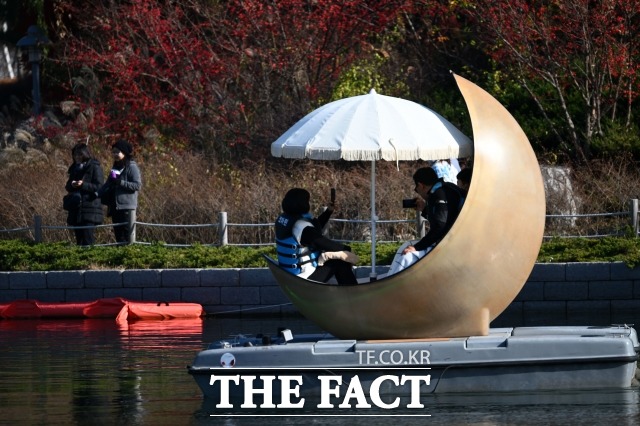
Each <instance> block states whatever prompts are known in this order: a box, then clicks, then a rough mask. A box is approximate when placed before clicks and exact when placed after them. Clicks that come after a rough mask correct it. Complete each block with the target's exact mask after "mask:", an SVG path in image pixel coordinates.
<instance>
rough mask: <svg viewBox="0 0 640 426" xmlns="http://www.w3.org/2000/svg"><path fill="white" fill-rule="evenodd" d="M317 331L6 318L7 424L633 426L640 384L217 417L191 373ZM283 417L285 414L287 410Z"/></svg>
mask: <svg viewBox="0 0 640 426" xmlns="http://www.w3.org/2000/svg"><path fill="white" fill-rule="evenodd" d="M279 327H288V328H291V329H292V330H293V331H294V333H298V334H302V333H314V332H319V331H320V330H318V329H317V328H316V327H315V326H314V325H313V324H311V323H309V322H308V321H306V320H301V319H266V320H265V319H260V320H240V319H206V320H201V319H195V320H171V321H140V322H131V323H125V324H123V325H118V324H117V323H116V322H115V321H114V320H112V319H78V320H20V321H13V320H0V338H1V339H2V340H1V345H0V369H1V371H2V376H1V379H0V413H1V415H0V424H80V425H84V424H107V425H111V424H123V425H126V424H131V425H134V424H153V425H163V424H175V425H182V424H221V423H223V424H226V425H236V424H260V425H264V424H274V425H275V424H314V423H316V424H327V423H330V424H345V425H347V424H349V425H351V424H365V423H366V424H367V425H368V426H371V425H378V424H379V425H382V424H389V422H390V421H392V420H393V419H390V418H389V417H382V416H385V415H387V416H388V415H390V414H402V415H404V416H409V415H414V414H422V415H424V414H425V413H428V414H430V415H431V416H430V417H398V420H400V421H402V422H403V425H404V424H442V425H444V424H447V425H455V424H483V425H499V424H558V425H560V424H574V425H575V424H603V423H605V422H606V423H611V424H613V423H615V425H616V426H622V425H635V424H637V423H638V420H639V419H640V410H639V408H638V407H639V406H638V403H639V402H640V400H639V396H638V389H637V388H633V389H624V390H610V391H588V392H587V391H582V392H537V393H522V394H510V395H506V394H473V395H470V394H456V395H430V396H429V397H424V398H423V400H422V402H423V403H424V404H425V405H426V408H425V409H424V410H421V412H420V413H416V412H414V411H412V410H404V411H402V412H396V411H393V412H392V413H390V412H385V411H384V410H381V409H372V410H370V411H357V412H355V414H360V415H363V414H367V415H371V416H378V417H364V416H361V417H357V418H354V417H348V416H344V417H324V416H326V415H327V414H328V413H327V412H326V411H320V410H318V411H316V412H315V413H310V412H308V411H305V413H304V414H313V415H314V416H313V417H299V416H298V415H299V414H303V413H298V412H292V411H289V412H287V413H277V414H279V415H278V416H277V417H255V416H253V417H239V416H237V417H230V418H225V419H221V418H219V417H211V416H210V414H211V413H215V407H210V406H208V404H207V401H204V400H203V398H202V395H201V393H200V390H199V388H198V387H197V385H196V384H195V381H194V380H193V378H192V377H191V376H190V375H189V374H187V370H186V366H187V365H189V364H190V363H191V362H192V360H193V358H194V356H195V355H196V353H197V352H198V351H200V350H201V349H203V348H204V347H206V345H207V344H208V343H209V342H211V341H213V340H217V339H220V338H223V337H227V336H229V335H233V334H238V333H243V334H257V333H265V334H274V333H275V332H276V331H277V329H278V328H279ZM283 414H284V416H282V415H283Z"/></svg>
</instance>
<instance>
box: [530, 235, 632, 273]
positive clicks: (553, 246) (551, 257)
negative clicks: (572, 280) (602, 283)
mask: <svg viewBox="0 0 640 426" xmlns="http://www.w3.org/2000/svg"><path fill="white" fill-rule="evenodd" d="M538 261H539V262H543V263H548V262H558V263H565V262H624V263H625V264H627V266H629V267H630V268H633V267H636V266H638V265H640V238H612V237H607V238H571V239H570V238H565V239H562V238H558V239H553V240H551V241H548V242H545V243H544V244H542V248H541V249H540V254H539V255H538Z"/></svg>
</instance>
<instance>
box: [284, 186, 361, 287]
mask: <svg viewBox="0 0 640 426" xmlns="http://www.w3.org/2000/svg"><path fill="white" fill-rule="evenodd" d="M310 198H311V195H310V194H309V192H308V191H307V190H305V189H302V188H293V189H290V190H289V191H288V192H287V193H286V195H285V196H284V199H283V200H282V214H280V216H278V219H277V220H276V224H275V228H276V248H277V252H278V264H279V265H280V267H282V268H284V269H285V270H287V271H289V272H291V273H292V274H294V275H297V276H299V277H302V278H307V279H309V280H314V281H320V282H327V281H329V280H330V279H331V278H332V277H334V276H335V277H336V280H337V281H338V285H355V284H357V283H358V282H357V280H356V277H355V274H354V273H353V264H355V263H357V262H358V257H357V256H356V255H355V254H354V253H352V252H351V248H350V247H349V246H347V245H344V244H342V243H339V242H337V241H333V240H331V239H329V238H326V237H324V236H323V235H322V228H324V226H325V225H326V224H327V222H328V221H329V218H330V217H331V214H332V213H333V209H334V205H333V203H331V204H330V205H329V207H328V208H327V210H325V211H324V212H323V213H322V214H321V215H320V216H319V217H318V218H313V217H312V216H311V214H310V213H309V210H310V209H311V207H310V203H309V200H310Z"/></svg>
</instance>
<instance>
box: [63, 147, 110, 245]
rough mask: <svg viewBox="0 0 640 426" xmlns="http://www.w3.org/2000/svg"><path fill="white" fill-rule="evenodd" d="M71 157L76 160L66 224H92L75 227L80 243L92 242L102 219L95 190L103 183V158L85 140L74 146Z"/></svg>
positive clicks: (65, 202) (71, 170)
mask: <svg viewBox="0 0 640 426" xmlns="http://www.w3.org/2000/svg"><path fill="white" fill-rule="evenodd" d="M71 158H72V159H73V163H72V164H71V166H69V170H68V174H69V178H68V179H67V183H66V185H65V189H66V190H67V195H66V196H65V197H64V200H63V208H64V209H65V210H67V211H68V212H69V213H68V215H67V225H69V226H74V227H76V226H77V227H83V226H91V227H90V228H81V229H74V230H73V232H74V234H75V237H76V243H77V244H78V245H79V246H90V245H93V244H94V243H95V238H94V235H95V225H100V224H101V223H102V220H103V213H102V205H101V204H100V200H99V199H97V198H96V196H95V193H96V191H97V190H98V188H100V187H101V186H102V184H103V183H104V174H103V173H102V167H101V166H100V162H98V160H96V159H95V158H93V156H92V155H91V151H89V147H88V146H87V144H85V143H78V144H76V145H74V147H73V148H71Z"/></svg>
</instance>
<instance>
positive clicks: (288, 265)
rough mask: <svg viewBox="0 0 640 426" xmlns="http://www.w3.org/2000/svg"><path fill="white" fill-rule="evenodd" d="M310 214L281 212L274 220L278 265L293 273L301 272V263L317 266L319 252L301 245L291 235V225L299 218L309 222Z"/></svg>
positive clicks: (310, 224)
mask: <svg viewBox="0 0 640 426" xmlns="http://www.w3.org/2000/svg"><path fill="white" fill-rule="evenodd" d="M310 219H311V215H309V214H305V215H303V216H302V217H299V216H295V217H294V216H290V215H287V214H284V213H283V214H281V215H280V216H278V219H277V220H276V251H277V253H278V264H279V265H280V267H282V268H284V269H285V270H287V271H289V272H291V273H292V274H294V275H299V274H300V273H302V270H303V265H305V264H308V263H310V264H311V265H312V266H313V267H314V268H315V267H317V266H318V262H317V259H318V256H320V252H318V251H314V250H311V249H310V248H309V247H304V246H302V245H301V244H300V243H299V242H298V240H296V238H295V236H294V235H293V227H294V225H295V224H296V222H298V221H299V220H302V221H305V222H308V223H309V225H308V226H313V224H312V223H311V220H310Z"/></svg>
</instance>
